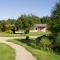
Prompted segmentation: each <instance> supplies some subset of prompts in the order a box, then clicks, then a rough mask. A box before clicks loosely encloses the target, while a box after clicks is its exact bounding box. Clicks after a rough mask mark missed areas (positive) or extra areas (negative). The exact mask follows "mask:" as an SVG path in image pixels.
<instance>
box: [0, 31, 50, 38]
mask: <svg viewBox="0 0 60 60" xmlns="http://www.w3.org/2000/svg"><path fill="white" fill-rule="evenodd" d="M49 33H50V32H30V33H28V34H6V33H2V32H0V37H20V36H26V35H27V36H40V35H43V34H49Z"/></svg>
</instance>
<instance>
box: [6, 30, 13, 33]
mask: <svg viewBox="0 0 60 60" xmlns="http://www.w3.org/2000/svg"><path fill="white" fill-rule="evenodd" d="M5 33H8V34H13V31H12V30H6V31H5Z"/></svg>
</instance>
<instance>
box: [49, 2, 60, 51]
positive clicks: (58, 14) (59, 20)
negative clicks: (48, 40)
mask: <svg viewBox="0 0 60 60" xmlns="http://www.w3.org/2000/svg"><path fill="white" fill-rule="evenodd" d="M48 25H49V30H50V31H51V32H52V37H53V44H52V45H53V50H54V51H56V52H60V1H59V2H58V3H56V5H55V8H54V10H53V11H52V15H51V20H50V21H49V24H48Z"/></svg>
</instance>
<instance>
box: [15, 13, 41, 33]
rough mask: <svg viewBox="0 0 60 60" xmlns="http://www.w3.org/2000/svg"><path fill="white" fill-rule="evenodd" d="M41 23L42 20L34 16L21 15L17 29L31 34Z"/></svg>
mask: <svg viewBox="0 0 60 60" xmlns="http://www.w3.org/2000/svg"><path fill="white" fill-rule="evenodd" d="M36 23H40V18H39V17H37V16H34V15H32V14H31V15H25V14H24V15H21V17H19V18H18V19H17V21H16V27H17V28H18V30H24V32H25V33H27V32H29V30H30V29H32V27H33V26H34V24H36Z"/></svg>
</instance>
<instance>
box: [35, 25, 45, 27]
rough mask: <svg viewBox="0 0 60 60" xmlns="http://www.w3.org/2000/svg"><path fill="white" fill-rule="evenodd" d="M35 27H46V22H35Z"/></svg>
mask: <svg viewBox="0 0 60 60" xmlns="http://www.w3.org/2000/svg"><path fill="white" fill-rule="evenodd" d="M34 26H35V27H46V24H35V25H34Z"/></svg>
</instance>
